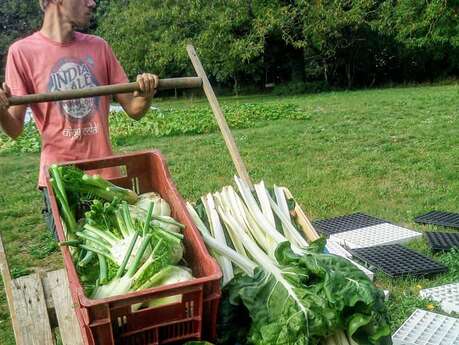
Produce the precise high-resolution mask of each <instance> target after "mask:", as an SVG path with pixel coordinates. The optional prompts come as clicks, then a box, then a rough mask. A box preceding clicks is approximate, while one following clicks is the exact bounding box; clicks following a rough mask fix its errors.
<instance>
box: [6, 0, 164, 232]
mask: <svg viewBox="0 0 459 345" xmlns="http://www.w3.org/2000/svg"><path fill="white" fill-rule="evenodd" d="M40 6H41V8H42V10H43V12H44V19H43V25H42V28H41V30H40V31H38V32H36V33H34V34H32V35H31V36H28V37H26V38H24V39H22V40H19V41H17V42H15V43H14V44H13V45H11V47H10V48H9V51H8V56H7V63H6V70H5V83H3V85H2V88H0V127H1V129H2V130H3V131H4V132H5V133H6V134H7V135H9V136H10V137H11V138H13V139H15V138H17V137H18V136H19V135H20V134H21V132H22V130H23V127H24V116H25V111H26V106H11V107H10V106H9V105H8V97H9V96H10V95H15V96H23V95H27V94H32V93H42V92H51V91H59V90H68V89H76V88H86V87H93V86H98V85H107V84H118V83H125V82H127V81H128V79H127V77H126V74H125V73H124V70H123V68H122V67H121V65H120V64H119V62H118V60H117V59H116V57H115V55H114V54H113V52H112V50H111V48H110V46H109V45H108V44H107V42H105V41H104V40H103V39H101V38H99V37H96V36H93V35H87V34H83V33H80V32H77V31H76V30H77V29H82V28H85V27H87V25H88V24H89V20H90V17H91V12H92V11H93V9H94V8H95V6H96V4H95V2H94V0H40ZM137 81H138V83H139V85H140V89H141V92H136V93H134V94H120V95H116V97H115V98H116V100H117V101H118V102H119V103H120V104H121V106H122V107H123V109H124V110H125V111H126V113H127V114H128V115H129V116H130V117H132V118H134V119H140V118H141V117H142V116H143V115H144V114H145V113H146V112H147V110H148V109H149V107H150V104H151V100H152V98H153V96H154V94H155V92H156V86H157V85H158V77H157V76H156V75H152V74H142V75H139V76H137ZM109 107H110V98H109V97H94V98H86V99H79V100H71V101H61V102H50V103H40V104H34V105H31V108H32V111H33V114H34V120H35V123H36V125H37V128H38V131H39V132H40V135H41V140H42V151H41V157H40V171H39V179H38V186H39V188H40V189H42V190H43V191H44V193H43V194H44V197H45V208H46V210H44V212H45V213H46V214H45V216H46V215H47V216H48V218H49V219H48V220H47V222H48V225H49V226H50V227H51V228H54V226H53V225H54V224H49V223H50V222H51V220H52V217H50V212H49V211H48V210H49V200H48V195H47V192H46V190H44V187H45V176H46V171H45V169H46V166H48V165H50V164H52V163H59V162H64V161H71V160H77V159H86V158H99V157H105V156H109V155H111V154H112V148H111V144H110V139H109V129H108V113H109ZM101 174H102V175H103V176H105V177H110V176H113V175H114V174H116V171H114V170H112V171H102V172H101Z"/></svg>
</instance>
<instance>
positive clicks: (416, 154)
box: [0, 85, 459, 345]
mask: <svg viewBox="0 0 459 345" xmlns="http://www.w3.org/2000/svg"><path fill="white" fill-rule="evenodd" d="M204 102H205V101H204V100H197V101H196V100H194V101H193V102H192V104H191V103H190V101H185V100H180V101H167V102H166V101H159V102H158V103H157V105H158V106H159V107H166V106H167V107H173V108H174V107H175V108H186V107H188V106H190V105H199V104H202V103H204ZM221 102H222V103H223V104H237V103H263V104H265V105H270V104H278V103H291V104H295V105H297V106H298V107H299V108H300V109H301V111H303V112H305V113H306V114H307V115H308V116H306V117H305V119H302V120H285V119H280V120H276V121H264V122H261V123H257V125H256V126H254V127H253V128H246V129H239V130H235V131H233V133H234V135H235V138H236V141H237V143H238V146H239V148H240V151H241V155H242V157H243V159H244V160H245V162H246V164H247V167H248V169H249V171H250V174H251V176H252V178H253V180H254V181H258V180H260V179H263V180H264V181H265V182H266V183H268V184H273V183H276V184H278V185H284V186H287V187H288V188H289V189H290V190H291V191H292V193H293V194H294V196H295V198H296V199H297V200H298V201H299V202H300V204H301V205H302V207H303V209H304V210H305V212H306V213H307V214H308V215H309V217H310V218H311V219H317V218H324V217H332V216H337V215H343V214H347V213H351V212H357V211H361V212H365V213H369V214H371V215H374V216H377V217H381V218H384V219H387V220H390V221H393V222H396V223H398V224H402V225H405V226H407V227H410V228H413V229H417V230H419V231H425V230H439V229H440V228H436V227H432V226H421V225H418V224H415V223H414V222H413V218H414V217H415V216H416V215H419V214H421V213H423V212H426V211H429V210H432V209H438V210H445V211H453V212H454V211H456V212H458V211H459V193H458V192H459V88H458V86H456V85H449V86H424V87H412V88H392V89H380V90H367V91H354V92H330V93H323V94H317V95H303V96H295V97H283V98H275V97H270V96H250V97H238V98H222V99H221ZM148 148H158V149H160V150H161V151H162V152H163V153H164V154H165V156H166V158H167V160H168V165H169V168H170V170H171V173H172V176H173V179H174V180H175V183H176V184H177V186H178V189H179V191H180V192H181V194H182V195H183V196H184V198H186V199H189V200H195V199H196V198H198V197H199V196H200V195H202V194H203V193H205V192H209V191H214V190H217V189H219V188H221V187H222V186H224V185H227V184H230V183H232V176H233V174H234V172H235V170H234V168H233V166H232V163H231V160H230V158H229V155H228V153H227V151H226V148H225V146H224V143H223V139H222V137H221V135H220V134H219V133H217V132H214V133H208V134H202V135H188V136H170V137H163V138H155V137H153V136H141V137H126V138H124V140H123V145H122V147H120V148H118V151H132V150H140V149H148ZM38 161H39V156H38V154H17V153H8V154H0V190H1V194H0V233H1V235H2V237H3V240H4V242H5V244H6V249H7V252H8V258H9V261H10V266H11V267H12V269H13V274H14V275H15V276H19V275H22V274H26V273H28V272H32V271H34V270H35V269H37V268H39V267H41V268H44V269H47V270H51V269H55V268H57V267H60V266H61V265H62V262H61V256H60V253H59V252H58V251H57V250H56V246H55V245H54V243H53V241H52V239H51V237H50V235H49V234H48V233H47V230H46V229H45V226H44V224H43V222H42V218H41V214H40V208H41V203H42V201H41V195H40V194H39V192H37V190H36V189H35V186H36V178H37V166H38ZM441 230H444V229H441ZM409 246H410V247H411V248H414V249H416V250H418V251H420V252H422V253H424V254H427V255H429V256H433V255H432V254H431V253H430V251H429V249H428V247H427V244H426V242H425V240H424V239H422V240H419V241H416V242H414V243H411V244H410V245H409ZM433 257H434V258H435V260H438V261H441V262H443V263H444V264H446V265H447V266H448V267H449V272H448V273H446V274H442V275H437V276H435V277H431V278H423V279H414V278H403V279H389V278H388V277H385V276H383V275H382V274H378V275H377V277H376V284H377V285H378V286H381V287H384V288H388V289H389V290H390V291H391V298H390V299H389V301H388V305H389V307H390V313H391V316H392V328H393V329H394V330H395V329H396V328H397V327H398V326H399V325H400V324H401V322H402V321H403V320H404V319H406V318H407V317H408V316H409V315H410V314H411V312H413V311H414V309H415V308H418V307H419V308H428V309H434V310H438V308H437V306H436V305H435V304H434V303H432V302H430V301H425V300H421V299H419V297H418V291H419V289H420V288H423V287H430V286H436V285H439V284H442V283H449V282H457V281H459V251H452V252H450V253H443V254H437V255H434V256H433ZM0 344H5V345H10V344H14V340H13V336H12V330H11V328H10V323H9V318H8V309H7V306H6V299H5V296H4V294H3V289H2V290H1V292H0Z"/></svg>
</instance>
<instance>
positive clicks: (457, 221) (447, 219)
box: [414, 211, 459, 228]
mask: <svg viewBox="0 0 459 345" xmlns="http://www.w3.org/2000/svg"><path fill="white" fill-rule="evenodd" d="M414 221H415V222H416V223H422V224H434V225H442V226H449V227H452V228H459V213H452V212H442V211H430V212H427V213H426V214H423V215H421V216H418V217H416V218H414Z"/></svg>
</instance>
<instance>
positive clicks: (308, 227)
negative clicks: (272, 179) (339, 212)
mask: <svg viewBox="0 0 459 345" xmlns="http://www.w3.org/2000/svg"><path fill="white" fill-rule="evenodd" d="M282 188H283V189H284V193H285V196H286V197H287V198H288V199H292V200H293V201H295V199H294V198H293V195H292V193H290V191H289V190H288V189H287V188H286V187H282ZM295 215H296V220H297V222H298V224H299V225H300V226H301V229H302V230H303V232H304V234H305V235H306V238H307V239H308V242H312V241H315V240H317V239H318V238H320V236H319V234H318V233H317V231H316V229H314V227H313V226H312V224H311V222H310V221H309V219H308V217H307V216H306V214H305V213H304V212H303V210H302V209H301V207H300V205H299V204H298V203H297V202H296V201H295Z"/></svg>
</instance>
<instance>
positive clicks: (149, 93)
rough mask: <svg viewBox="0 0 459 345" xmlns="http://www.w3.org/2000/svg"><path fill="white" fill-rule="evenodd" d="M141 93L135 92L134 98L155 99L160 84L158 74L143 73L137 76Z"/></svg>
mask: <svg viewBox="0 0 459 345" xmlns="http://www.w3.org/2000/svg"><path fill="white" fill-rule="evenodd" d="M137 83H139V86H140V91H135V92H134V97H143V98H150V99H151V98H153V96H154V95H155V93H156V89H157V88H158V84H159V77H158V76H157V75H156V74H150V73H143V74H139V75H138V76H137Z"/></svg>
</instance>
